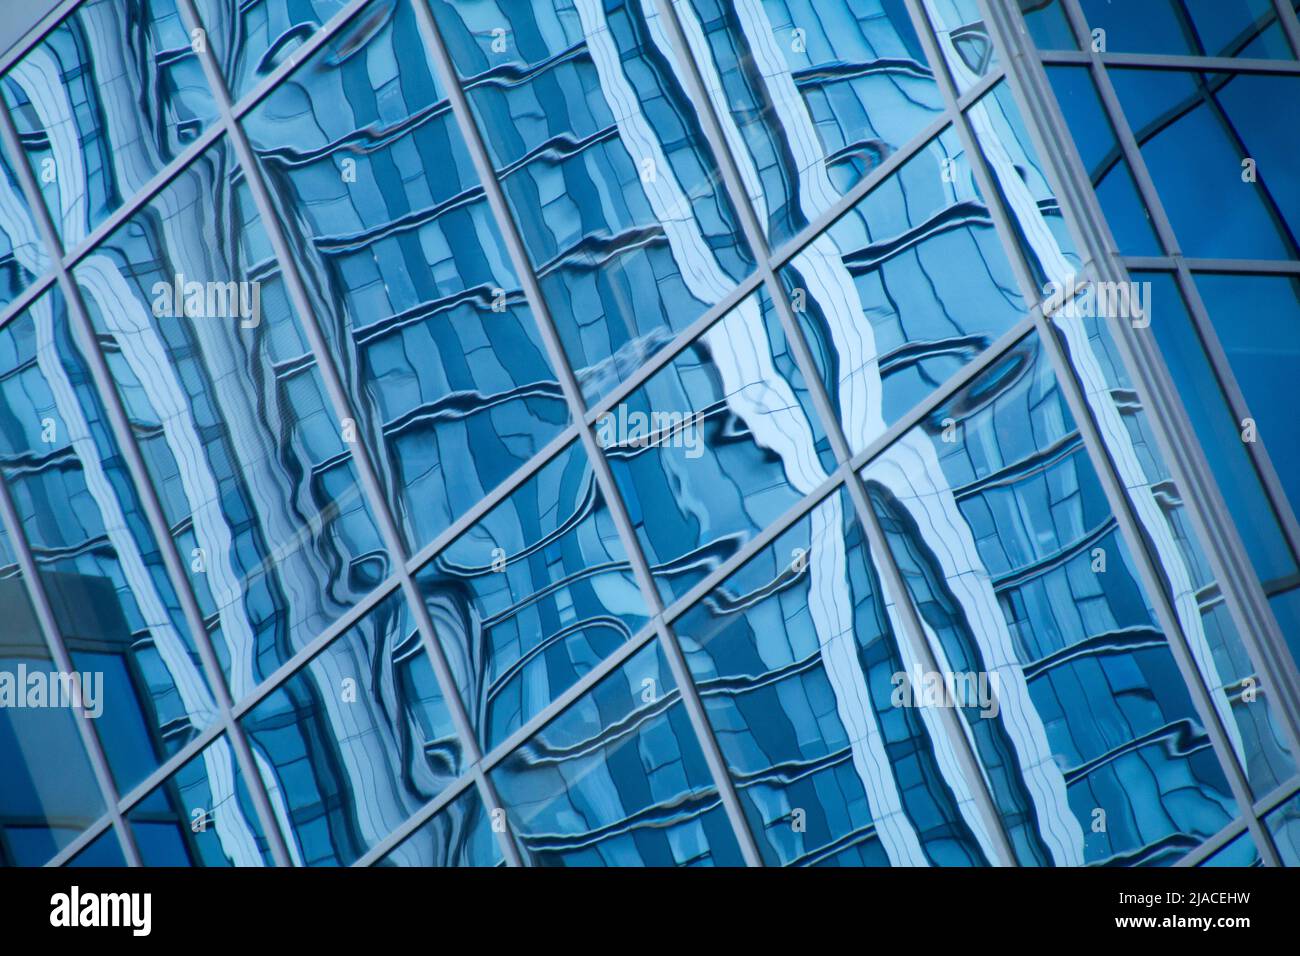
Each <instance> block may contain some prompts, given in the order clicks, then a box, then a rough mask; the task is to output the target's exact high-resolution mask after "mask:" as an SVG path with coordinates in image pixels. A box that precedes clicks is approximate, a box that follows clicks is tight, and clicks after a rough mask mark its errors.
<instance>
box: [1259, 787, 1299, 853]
mask: <svg viewBox="0 0 1300 956" xmlns="http://www.w3.org/2000/svg"><path fill="white" fill-rule="evenodd" d="M1264 825H1265V826H1267V827H1268V832H1269V833H1271V834H1272V835H1273V844H1274V845H1275V846H1276V847H1277V854H1278V856H1279V857H1281V859H1282V865H1283V866H1300V796H1295V797H1292V798H1291V799H1290V800H1288V801H1287V802H1286V803H1284V804H1282V806H1280V807H1278V808H1277V809H1276V810H1274V811H1273V812H1272V813H1270V814H1269V815H1268V816H1266V817H1265V818H1264Z"/></svg>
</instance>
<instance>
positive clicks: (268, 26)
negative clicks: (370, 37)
mask: <svg viewBox="0 0 1300 956" xmlns="http://www.w3.org/2000/svg"><path fill="white" fill-rule="evenodd" d="M348 2H349V0H295V2H293V3H286V2H283V0H281V2H266V0H263V2H257V3H249V2H248V0H194V5H195V7H196V8H197V9H198V12H199V19H200V20H201V21H202V22H203V25H204V27H205V28H206V29H207V32H208V41H209V42H210V43H211V44H212V50H213V52H214V53H215V54H216V58H217V62H218V63H220V64H221V69H222V72H223V73H224V74H225V76H226V85H227V86H228V87H229V88H230V92H231V96H232V98H233V99H236V100H238V99H239V98H240V97H241V96H243V95H244V94H245V93H248V92H249V91H250V90H252V89H253V87H255V86H256V85H257V84H258V83H259V82H260V81H261V80H263V79H264V78H265V77H266V76H267V75H268V74H270V73H271V72H272V71H273V70H274V69H275V68H276V67H278V66H279V65H280V64H282V63H284V62H285V61H286V60H289V59H291V58H292V57H293V56H294V54H296V53H297V52H298V50H299V49H300V48H301V47H302V45H303V44H304V43H306V42H308V41H309V40H310V39H311V38H312V35H313V34H315V33H316V31H317V30H318V29H320V27H321V26H322V25H323V24H325V23H327V22H329V20H330V19H331V18H332V17H333V16H334V15H335V14H336V13H338V12H339V11H340V10H342V9H343V8H344V7H346V6H347V5H348ZM381 6H382V5H381ZM375 15H376V14H375V11H373V10H370V11H367V12H366V13H364V14H362V15H361V19H362V20H369V19H371V18H373V17H374V16H375ZM232 38H236V39H237V42H234V43H232V42H231V39H232Z"/></svg>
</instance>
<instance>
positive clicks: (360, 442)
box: [178, 0, 520, 866]
mask: <svg viewBox="0 0 1300 956" xmlns="http://www.w3.org/2000/svg"><path fill="white" fill-rule="evenodd" d="M178 6H179V8H180V12H181V14H182V16H183V17H184V18H185V19H187V20H188V21H189V23H188V25H189V27H190V29H191V30H193V29H203V24H202V20H201V19H200V18H199V16H198V12H197V10H196V9H195V8H194V4H193V0H178ZM198 57H199V60H200V62H201V64H202V67H203V71H204V74H205V75H206V77H207V80H208V85H209V86H211V87H212V92H213V95H214V98H215V100H216V104H217V109H218V111H219V113H220V118H219V119H218V122H219V123H221V124H222V125H223V126H224V128H225V131H226V137H227V138H228V139H229V140H230V144H231V147H232V148H233V149H234V152H235V156H236V158H237V160H238V162H239V165H240V168H241V169H242V171H243V173H244V181H245V182H246V183H247V184H248V187H249V192H250V193H251V195H252V198H253V202H254V205H255V206H256V207H257V212H258V216H259V218H260V219H261V220H262V227H263V229H264V230H265V231H266V234H267V237H268V238H269V239H270V241H271V247H272V249H273V251H274V253H275V258H276V260H277V261H278V263H279V265H280V270H281V274H282V275H283V276H284V280H285V286H286V289H287V290H288V293H289V299H290V301H291V302H292V303H293V307H294V310H295V311H296V312H297V313H298V316H299V319H300V321H301V323H302V328H303V332H304V334H305V335H306V337H307V341H308V345H309V347H310V349H311V354H312V357H313V358H314V360H315V362H316V367H317V369H318V370H319V371H320V375H321V379H322V381H323V382H324V384H325V391H326V393H327V396H328V399H329V402H330V405H331V407H332V409H333V412H334V414H335V416H336V419H337V420H338V421H339V422H340V423H342V422H344V421H347V420H349V419H350V420H351V421H353V422H355V423H356V424H357V428H358V430H359V431H360V429H361V428H362V419H361V418H360V417H359V416H358V414H357V413H356V412H355V411H354V410H353V409H352V403H351V400H350V398H349V396H348V392H347V389H346V387H345V386H344V384H343V379H342V377H341V375H340V374H339V371H338V369H337V367H336V366H335V364H334V359H333V357H332V355H331V352H330V347H329V342H328V340H327V339H326V338H325V335H324V333H323V332H322V331H321V327H320V323H319V322H318V321H317V319H316V313H315V311H314V310H313V308H312V304H311V297H310V295H309V294H308V292H307V286H306V284H305V283H304V281H303V279H302V274H301V273H300V272H299V270H298V264H297V261H296V260H295V259H294V257H293V250H292V246H291V245H290V244H289V241H288V239H287V238H286V236H285V232H284V229H283V227H282V226H281V223H280V218H279V216H278V214H277V212H276V208H275V204H274V202H273V201H272V199H271V193H270V190H269V189H268V188H267V186H266V182H265V180H264V178H263V176H262V168H261V166H260V165H259V164H258V161H257V157H256V155H254V153H253V148H252V146H251V145H250V144H249V142H248V139H247V137H246V136H245V135H244V130H243V128H242V127H241V126H240V125H239V121H238V120H237V119H236V118H235V117H234V114H233V112H232V109H231V98H230V92H229V90H228V88H227V86H226V81H225V78H224V76H223V75H222V72H221V67H220V65H219V64H218V63H217V60H216V56H215V54H214V52H213V49H212V44H211V43H205V44H204V45H203V50H202V51H200V52H199V53H198ZM380 441H381V443H382V438H381V439H380ZM348 446H349V450H350V451H351V454H352V460H353V462H354V463H355V465H356V468H357V474H358V476H359V477H360V480H361V485H362V490H363V493H364V495H365V499H366V502H367V504H368V505H369V506H370V509H371V512H372V513H373V515H374V518H375V521H376V522H377V523H378V525H379V532H380V536H381V538H382V539H383V542H384V547H385V549H386V550H387V551H388V555H389V557H388V560H389V562H390V563H391V564H392V566H393V567H394V568H395V569H396V571H397V573H398V575H399V576H400V578H401V588H402V592H403V594H404V595H405V598H406V602H407V604H408V606H409V609H410V611H411V614H412V615H413V616H414V618H415V621H416V627H417V629H418V630H419V633H420V639H421V642H422V644H423V646H424V649H425V653H426V654H428V657H429V663H430V664H431V665H432V667H433V670H434V673H435V675H436V676H437V679H438V686H439V690H440V691H441V692H442V695H443V699H444V700H445V701H446V704H447V708H448V710H449V711H450V714H451V717H452V721H453V723H454V724H455V725H456V732H457V734H458V735H459V737H460V744H461V747H462V748H464V751H465V756H466V761H467V763H468V764H470V765H473V764H476V763H478V761H479V760H480V759H481V757H482V753H481V751H480V749H479V746H478V739H477V738H476V737H475V735H474V728H473V724H472V723H471V722H470V719H469V715H468V713H467V712H466V710H465V705H464V701H462V700H461V696H460V691H459V689H458V688H457V686H456V680H455V677H454V676H453V674H452V671H451V668H450V666H449V665H448V664H447V659H446V657H445V655H444V654H443V651H442V646H441V645H440V644H439V642H438V638H437V636H436V634H435V633H434V628H433V621H432V619H431V618H430V616H429V611H428V608H427V607H426V606H425V603H424V601H423V599H422V598H421V596H420V593H419V588H418V587H417V586H416V584H415V580H414V578H413V577H412V575H411V572H410V570H409V568H408V567H407V560H406V559H407V549H406V546H405V542H404V539H403V536H402V532H401V530H400V528H399V526H398V523H397V520H396V518H394V516H393V513H392V510H391V509H390V508H389V506H388V498H387V496H386V495H385V494H384V490H383V485H382V483H381V481H380V479H379V474H378V471H377V470H376V468H375V465H374V462H373V461H372V459H371V457H370V449H369V446H368V445H367V444H366V441H365V438H364V436H363V434H358V435H357V438H356V441H353V442H349V443H348ZM479 783H480V789H481V796H482V798H483V800H484V802H485V804H486V805H487V806H488V807H490V808H495V807H497V806H499V805H500V804H499V802H498V801H497V798H496V794H495V793H494V791H493V790H492V788H491V786H490V784H488V782H487V781H486V780H482V779H480V780H479ZM501 846H502V851H503V853H504V854H505V857H506V859H507V860H508V861H509V862H510V864H511V865H512V866H518V865H520V859H519V857H518V850H517V848H516V847H515V846H514V844H513V843H512V842H511V841H509V840H508V839H502V840H501Z"/></svg>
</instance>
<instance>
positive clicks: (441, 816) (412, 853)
mask: <svg viewBox="0 0 1300 956" xmlns="http://www.w3.org/2000/svg"><path fill="white" fill-rule="evenodd" d="M502 861H503V858H502V856H501V845H500V844H499V843H498V842H497V835H496V834H495V833H494V832H492V822H491V819H490V818H489V816H488V813H487V811H486V810H485V809H484V807H483V801H482V800H481V799H480V798H479V795H478V789H477V788H476V787H475V786H473V785H472V784H471V785H470V786H469V787H467V788H466V790H465V792H464V793H463V794H461V795H460V796H459V797H457V798H456V799H455V800H453V801H452V802H451V803H449V804H448V805H447V806H445V807H444V808H443V809H441V810H439V811H438V812H437V813H435V814H434V815H433V816H432V817H431V818H430V819H429V822H427V823H425V824H422V825H421V826H420V828H419V829H418V830H416V831H415V832H414V833H412V834H411V835H410V836H409V837H407V838H406V839H405V840H403V841H402V842H401V843H399V844H398V845H397V847H396V848H394V849H393V851H392V852H391V853H389V854H387V855H386V856H385V857H384V858H383V859H381V860H380V861H379V862H378V863H376V864H375V865H376V866H500V865H502Z"/></svg>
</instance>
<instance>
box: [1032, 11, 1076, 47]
mask: <svg viewBox="0 0 1300 956" xmlns="http://www.w3.org/2000/svg"><path fill="white" fill-rule="evenodd" d="M1020 12H1021V13H1022V14H1023V15H1024V17H1025V26H1027V27H1028V28H1029V35H1030V36H1032V37H1033V38H1034V44H1035V45H1036V46H1037V47H1038V48H1039V49H1040V50H1077V49H1078V48H1079V44H1078V42H1077V41H1076V40H1075V39H1074V31H1073V30H1071V29H1070V22H1069V20H1067V19H1066V16H1065V11H1064V10H1063V9H1062V8H1061V0H1020Z"/></svg>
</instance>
